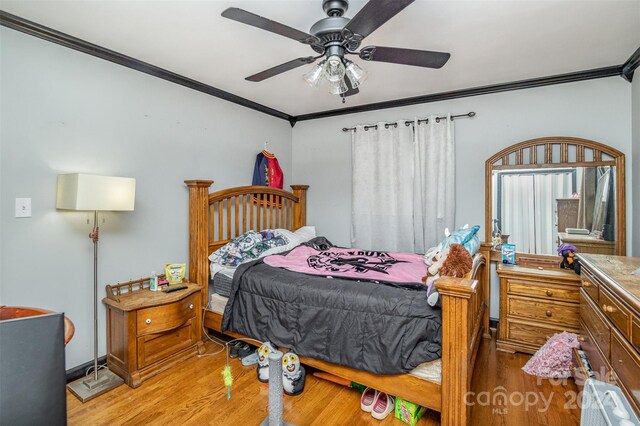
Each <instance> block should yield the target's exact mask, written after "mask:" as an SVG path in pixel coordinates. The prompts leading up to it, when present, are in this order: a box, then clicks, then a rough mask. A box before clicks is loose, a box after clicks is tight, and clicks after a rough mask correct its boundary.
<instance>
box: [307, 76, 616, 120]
mask: <svg viewBox="0 0 640 426" xmlns="http://www.w3.org/2000/svg"><path fill="white" fill-rule="evenodd" d="M621 74H622V65H615V66H611V67H605V68H597V69H593V70H587V71H578V72H572V73H568V74H558V75H553V76H548V77H540V78H531V79H528V80H519V81H512V82H510V83H500V84H492V85H489V86H480V87H473V88H470V89H462V90H453V91H450V92H441V93H434V94H430V95H422V96H414V97H411V98H403V99H395V100H392V101H384V102H376V103H372V104H364V105H357V106H353V107H349V108H340V109H333V110H328V111H321V112H314V113H311V114H303V115H298V116H296V117H295V118H296V121H298V122H300V121H305V120H315V119H318V118H325V117H335V116H337V115H345V114H355V113H359V112H367V111H375V110H379V109H387V108H397V107H403V106H407V105H416V104H425V103H429V102H438V101H445V100H448V99H457V98H468V97H471V96H480V95H487V94H490V93H499V92H509V91H512V90H521V89H530V88H533V87H541V86H550V85H553V84H563V83H572V82H575V81H583V80H593V79H596V78H604V77H611V76H619V75H621Z"/></svg>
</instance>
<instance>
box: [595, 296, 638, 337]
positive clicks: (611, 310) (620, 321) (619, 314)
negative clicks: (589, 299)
mask: <svg viewBox="0 0 640 426" xmlns="http://www.w3.org/2000/svg"><path fill="white" fill-rule="evenodd" d="M598 301H599V302H600V308H601V309H602V311H603V312H604V314H605V315H606V317H607V318H609V319H610V320H611V322H612V323H613V324H614V325H615V326H616V327H617V328H618V330H619V331H620V332H621V333H622V335H623V336H624V337H626V338H627V339H630V338H631V313H630V312H629V310H628V309H627V308H625V307H624V306H622V304H621V303H620V302H618V301H617V300H615V299H614V297H613V296H612V295H611V293H609V292H608V291H607V290H605V289H604V288H601V289H600V295H599V298H598Z"/></svg>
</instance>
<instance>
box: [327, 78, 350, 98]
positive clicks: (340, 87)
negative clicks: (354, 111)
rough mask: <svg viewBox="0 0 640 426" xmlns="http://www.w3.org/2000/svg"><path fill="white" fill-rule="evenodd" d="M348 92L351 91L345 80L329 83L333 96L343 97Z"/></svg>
mask: <svg viewBox="0 0 640 426" xmlns="http://www.w3.org/2000/svg"><path fill="white" fill-rule="evenodd" d="M347 90H349V88H348V87H347V85H346V84H345V82H344V79H340V80H338V81H330V82H329V92H330V93H331V94H333V95H341V94H343V93H345V92H346V91H347Z"/></svg>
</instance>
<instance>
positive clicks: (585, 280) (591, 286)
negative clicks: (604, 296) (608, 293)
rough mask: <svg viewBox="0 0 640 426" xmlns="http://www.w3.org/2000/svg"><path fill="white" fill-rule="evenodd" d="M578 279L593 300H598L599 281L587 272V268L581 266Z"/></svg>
mask: <svg viewBox="0 0 640 426" xmlns="http://www.w3.org/2000/svg"><path fill="white" fill-rule="evenodd" d="M580 279H581V283H582V288H583V289H584V290H585V291H586V292H587V293H588V294H589V296H591V298H592V299H593V300H594V301H597V300H598V292H599V288H600V281H599V280H598V279H597V278H596V277H595V276H593V274H591V272H589V270H588V269H587V268H582V270H581V271H580Z"/></svg>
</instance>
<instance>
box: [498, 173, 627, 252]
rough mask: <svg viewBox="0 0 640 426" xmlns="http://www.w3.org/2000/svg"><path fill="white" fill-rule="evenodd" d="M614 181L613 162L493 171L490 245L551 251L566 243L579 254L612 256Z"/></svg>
mask: <svg viewBox="0 0 640 426" xmlns="http://www.w3.org/2000/svg"><path fill="white" fill-rule="evenodd" d="M614 181H615V167H612V166H597V167H565V168H540V169H522V170H514V169H511V170H496V171H494V172H493V174H492V185H493V191H492V194H493V209H492V211H493V212H494V218H493V220H494V230H493V235H494V240H495V242H494V245H496V243H498V244H497V245H499V242H504V243H506V242H508V243H510V244H515V245H516V251H517V252H519V253H532V254H546V255H555V254H556V249H557V247H558V245H559V244H561V243H568V244H572V245H574V246H576V248H577V251H578V253H601V254H614V252H615V241H613V240H614V239H615V216H616V215H615V205H616V203H615V199H614V197H615V182H614ZM496 248H498V247H496Z"/></svg>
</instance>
